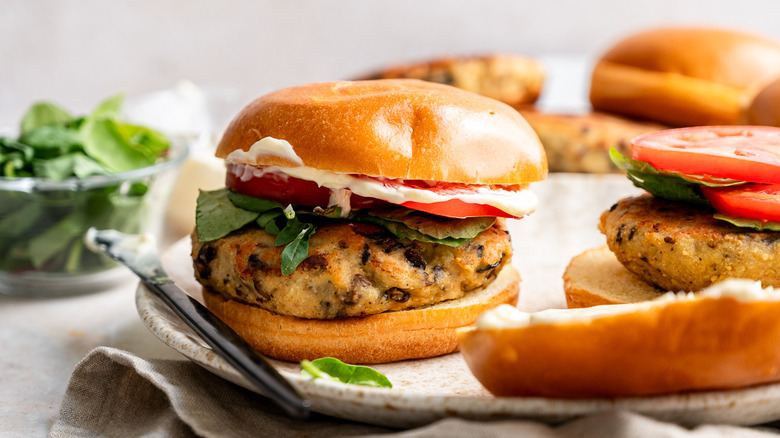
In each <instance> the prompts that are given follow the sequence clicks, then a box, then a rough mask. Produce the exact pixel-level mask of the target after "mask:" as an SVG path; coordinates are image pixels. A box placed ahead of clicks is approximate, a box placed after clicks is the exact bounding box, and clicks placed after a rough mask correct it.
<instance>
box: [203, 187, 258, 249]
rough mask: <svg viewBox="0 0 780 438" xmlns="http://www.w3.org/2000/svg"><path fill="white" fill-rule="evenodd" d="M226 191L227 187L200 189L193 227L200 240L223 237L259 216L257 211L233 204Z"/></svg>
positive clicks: (206, 240)
mask: <svg viewBox="0 0 780 438" xmlns="http://www.w3.org/2000/svg"><path fill="white" fill-rule="evenodd" d="M228 192H229V190H228V189H227V188H223V189H219V190H213V191H209V192H207V191H203V190H201V191H200V194H199V195H198V201H197V208H196V211H195V228H196V230H197V233H198V240H200V241H201V242H209V241H212V240H217V239H220V238H222V237H225V236H227V235H228V234H230V233H231V232H233V231H235V230H238V229H240V228H242V227H243V226H244V225H246V224H248V223H250V222H252V221H253V220H255V219H257V217H258V216H259V214H258V213H257V212H254V211H247V210H244V209H241V208H238V207H236V206H235V205H233V203H232V202H230V199H229V198H228Z"/></svg>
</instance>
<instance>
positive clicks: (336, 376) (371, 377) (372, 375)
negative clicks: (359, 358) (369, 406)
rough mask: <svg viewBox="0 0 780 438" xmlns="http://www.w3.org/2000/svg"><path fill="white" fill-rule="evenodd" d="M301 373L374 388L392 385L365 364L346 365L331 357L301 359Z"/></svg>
mask: <svg viewBox="0 0 780 438" xmlns="http://www.w3.org/2000/svg"><path fill="white" fill-rule="evenodd" d="M301 375H304V376H309V377H312V378H314V379H326V380H330V381H334V382H341V383H346V384H349V385H363V386H373V387H376V388H392V387H393V384H392V383H390V380H389V379H388V378H387V377H386V376H385V375H384V374H382V373H380V372H379V371H377V370H375V369H373V368H370V367H366V366H360V365H348V364H345V363H344V362H342V361H340V360H338V359H336V358H333V357H323V358H320V359H315V360H313V361H308V360H304V361H302V362H301Z"/></svg>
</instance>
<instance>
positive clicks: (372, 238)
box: [192, 219, 512, 319]
mask: <svg viewBox="0 0 780 438" xmlns="http://www.w3.org/2000/svg"><path fill="white" fill-rule="evenodd" d="M275 239H276V236H273V235H270V234H268V233H266V232H265V231H264V230H262V229H260V228H257V227H245V228H243V229H241V230H239V231H236V232H233V233H231V234H230V235H228V236H226V237H224V238H222V239H219V240H216V241H213V242H198V239H197V235H195V234H193V236H192V258H193V263H194V267H195V276H196V278H197V279H198V281H199V282H200V283H201V284H203V285H204V286H206V287H208V288H210V289H212V290H214V291H216V292H219V293H221V294H222V295H224V296H225V297H227V298H231V299H235V300H238V301H241V302H244V303H247V304H252V305H256V306H259V307H261V308H263V309H266V310H269V311H272V312H276V313H279V314H282V315H289V316H295V317H299V318H317V319H331V318H341V317H350V316H365V315H372V314H376V313H381V312H385V311H388V310H403V309H409V308H415V307H421V306H424V305H428V304H434V303H438V302H441V301H445V300H450V299H455V298H460V297H462V296H464V295H465V294H466V293H468V292H470V291H473V290H477V289H480V288H482V287H484V286H486V285H487V284H489V283H490V282H491V281H492V280H493V279H495V277H496V275H497V274H498V273H499V272H500V271H501V269H502V268H503V267H504V266H506V265H507V264H508V263H509V261H510V259H511V257H512V246H511V242H510V238H509V233H508V232H507V231H506V229H505V227H504V222H503V220H501V219H499V220H497V221H496V224H495V225H493V226H492V227H491V228H489V229H487V230H485V231H483V232H482V233H480V234H479V235H477V236H476V237H475V238H474V239H472V240H470V241H468V242H466V243H463V244H461V245H460V246H458V247H450V246H447V245H442V244H437V243H424V242H418V241H410V240H399V239H397V238H395V237H394V236H393V235H391V234H390V233H388V232H387V231H386V230H384V229H383V228H380V227H377V226H374V225H369V224H359V223H339V224H332V225H325V226H321V227H319V228H318V229H317V232H316V233H314V235H312V237H311V240H310V242H309V255H308V257H307V258H306V259H305V260H304V261H303V262H302V263H301V264H300V265H299V266H298V267H297V268H296V269H295V271H293V272H292V274H290V275H287V276H284V275H282V273H281V268H280V265H281V259H280V255H281V252H282V249H283V247H277V246H275V245H274V241H275Z"/></svg>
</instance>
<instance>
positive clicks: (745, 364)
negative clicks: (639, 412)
mask: <svg viewBox="0 0 780 438" xmlns="http://www.w3.org/2000/svg"><path fill="white" fill-rule="evenodd" d="M629 306H631V305H629ZM575 310H582V309H573V310H569V312H573V311H575ZM597 310H598V309H597ZM778 312H780V301H777V300H769V301H741V300H737V299H735V298H732V297H723V298H699V299H690V300H680V301H671V302H667V303H666V304H662V305H654V306H650V307H646V308H640V309H632V310H626V311H625V312H623V313H619V314H615V315H608V316H602V317H594V318H588V317H586V318H583V319H571V320H569V321H557V322H543V323H540V324H536V325H529V326H524V327H512V328H494V329H479V328H469V329H462V330H460V331H458V337H459V341H460V346H461V352H462V353H463V357H464V359H465V361H466V363H467V364H468V366H469V368H470V369H471V371H472V372H473V373H474V375H475V376H476V377H477V379H478V380H479V381H480V382H481V383H482V384H483V385H484V386H485V387H486V388H487V389H488V390H489V391H490V392H492V393H493V394H495V395H497V396H542V397H564V398H583V397H626V396H642V395H652V394H670V393H678V392H687V391H700V390H723V389H732V388H742V387H745V386H749V385H757V384H761V383H767V382H777V381H780V320H778V318H777V314H778Z"/></svg>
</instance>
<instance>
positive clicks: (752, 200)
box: [701, 184, 780, 222]
mask: <svg viewBox="0 0 780 438" xmlns="http://www.w3.org/2000/svg"><path fill="white" fill-rule="evenodd" d="M701 191H702V193H704V197H705V198H707V200H708V201H710V204H712V206H713V207H714V208H715V209H716V210H718V211H719V212H721V213H723V214H726V215H729V216H734V217H740V218H746V219H758V220H761V221H774V222H780V184H744V185H741V186H733V187H704V186H702V187H701Z"/></svg>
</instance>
